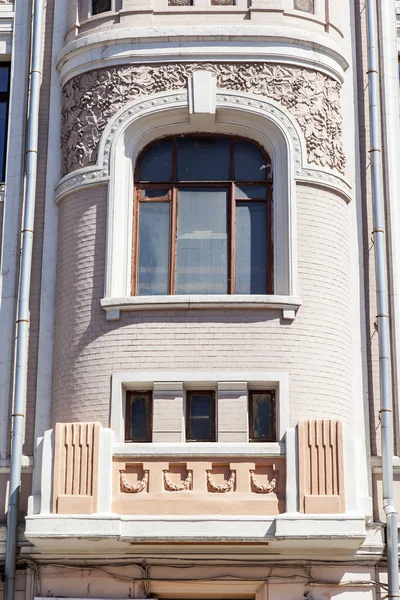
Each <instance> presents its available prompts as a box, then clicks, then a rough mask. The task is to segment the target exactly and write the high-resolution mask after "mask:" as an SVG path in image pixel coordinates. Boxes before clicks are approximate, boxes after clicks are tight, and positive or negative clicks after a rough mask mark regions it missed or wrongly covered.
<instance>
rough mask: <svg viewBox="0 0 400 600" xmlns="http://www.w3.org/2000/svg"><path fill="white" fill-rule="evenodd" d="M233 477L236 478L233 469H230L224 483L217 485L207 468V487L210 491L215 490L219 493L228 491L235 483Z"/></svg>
mask: <svg viewBox="0 0 400 600" xmlns="http://www.w3.org/2000/svg"><path fill="white" fill-rule="evenodd" d="M235 479H236V473H235V471H231V474H230V477H229V479H228V480H227V481H225V483H222V484H221V485H218V484H217V483H215V481H214V479H213V477H212V475H211V471H209V470H207V484H208V487H209V489H210V490H211V491H212V492H217V493H219V494H224V493H226V492H230V491H231V490H232V489H233V487H234V485H235Z"/></svg>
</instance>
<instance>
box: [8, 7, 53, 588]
mask: <svg viewBox="0 0 400 600" xmlns="http://www.w3.org/2000/svg"><path fill="white" fill-rule="evenodd" d="M32 2H33V29H32V61H31V71H30V96H29V115H28V127H27V144H26V146H27V147H26V162H25V181H26V187H25V208H24V225H23V231H22V239H21V262H20V282H19V297H18V315H17V325H16V338H17V339H16V364H15V389H14V410H13V415H12V445H11V465H10V489H9V495H8V511H7V541H6V564H5V595H4V597H5V600H13V599H14V592H15V571H16V559H17V533H18V532H17V528H18V512H19V493H20V486H21V459H22V446H23V443H24V425H25V401H26V387H27V372H28V336H29V292H30V284H31V271H32V246H33V227H34V219H35V203H36V179H37V151H38V128H39V94H40V85H41V78H42V73H41V67H42V35H43V3H44V0H32Z"/></svg>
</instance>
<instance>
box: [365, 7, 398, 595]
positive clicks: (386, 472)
mask: <svg viewBox="0 0 400 600" xmlns="http://www.w3.org/2000/svg"><path fill="white" fill-rule="evenodd" d="M366 6H367V37H368V84H369V86H368V87H369V112H370V144H371V148H370V159H371V175H372V204H373V221H374V228H373V236H374V248H375V278H376V296H377V311H378V315H377V321H378V338H379V375H380V401H381V409H380V417H381V430H382V441H381V446H382V487H383V508H384V511H385V515H386V545H387V570H388V594H387V597H388V598H399V565H398V562H399V559H398V533H397V512H396V509H395V507H394V501H393V415H392V390H391V376H390V371H391V368H390V332H389V299H388V297H389V294H388V281H387V272H386V239H385V238H386V236H385V211H384V197H383V169H382V148H381V138H382V132H381V115H380V111H379V58H378V25H377V15H376V3H375V0H367V5H366Z"/></svg>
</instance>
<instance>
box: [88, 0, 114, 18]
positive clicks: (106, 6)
mask: <svg viewBox="0 0 400 600" xmlns="http://www.w3.org/2000/svg"><path fill="white" fill-rule="evenodd" d="M107 10H111V0H92V15H99V14H100V13H103V12H106V11H107Z"/></svg>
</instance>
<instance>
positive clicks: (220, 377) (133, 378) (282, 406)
mask: <svg viewBox="0 0 400 600" xmlns="http://www.w3.org/2000/svg"><path fill="white" fill-rule="evenodd" d="M221 381H224V382H230V381H234V382H244V383H246V384H247V389H248V390H251V389H261V388H263V387H267V388H271V389H272V388H274V389H276V390H277V392H276V403H277V437H278V441H279V442H280V443H282V442H284V436H285V433H286V430H287V428H288V426H289V373H288V372H286V371H196V370H193V371H156V370H154V371H136V372H135V371H134V372H132V373H113V375H112V379H111V413H110V427H111V429H112V430H113V432H114V445H115V444H123V443H124V441H125V402H126V391H127V390H130V389H153V386H154V385H155V384H157V383H158V382H161V383H170V382H182V383H183V387H184V389H188V388H189V389H190V387H191V388H192V389H193V386H196V385H199V386H203V387H204V386H209V387H212V388H215V389H217V386H218V382H221ZM152 445H153V444H149V447H150V446H152ZM262 445H263V444H257V447H260V446H262ZM127 446H128V444H127ZM129 446H130V447H131V448H130V449H131V455H132V444H129ZM133 446H135V447H136V444H133ZM177 446H178V447H179V444H178V445H177ZM184 446H185V448H187V450H188V451H189V452H190V447H193V448H194V447H195V445H193V444H187V445H186V444H185V445H184ZM211 446H212V447H214V455H217V454H218V449H219V448H220V447H221V449H222V451H223V448H224V445H223V444H221V443H219V442H212V443H210V446H209V444H207V445H206V444H200V446H198V448H201V447H203V448H204V451H206V448H208V447H211ZM235 446H237V448H238V449H239V448H240V447H241V445H240V444H235ZM138 447H140V445H139V446H138ZM117 448H118V450H119V451H120V450H121V446H120V445H118V446H117ZM251 448H254V444H252V443H250V442H249V444H244V445H243V450H244V449H246V450H248V451H249V452H252V451H253V450H251ZM265 449H267V446H266V448H265ZM271 449H273V451H274V455H275V452H276V450H277V446H274V447H273V448H272V447H271ZM187 453H188V452H186V454H187ZM237 455H240V452H238V453H237Z"/></svg>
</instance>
